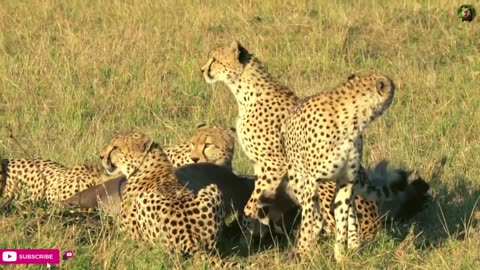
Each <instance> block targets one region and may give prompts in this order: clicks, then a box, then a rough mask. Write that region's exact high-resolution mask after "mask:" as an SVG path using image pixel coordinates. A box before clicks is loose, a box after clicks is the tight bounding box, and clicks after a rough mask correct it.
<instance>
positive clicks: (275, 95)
mask: <svg viewBox="0 0 480 270" xmlns="http://www.w3.org/2000/svg"><path fill="white" fill-rule="evenodd" d="M201 71H202V73H203V75H204V78H205V81H206V82H207V83H215V82H223V83H225V84H226V86H227V87H228V88H229V89H230V91H231V92H232V93H233V95H234V96H235V99H236V101H237V104H238V117H237V124H236V125H237V126H236V127H237V128H236V130H237V138H238V141H239V143H240V146H241V147H242V149H243V151H244V152H245V153H246V155H247V156H248V158H249V159H250V160H251V161H252V162H253V164H254V173H255V175H256V177H257V181H256V182H255V190H254V192H253V193H252V196H251V197H250V200H249V202H248V204H247V205H246V206H245V214H246V215H247V216H249V217H252V218H260V220H261V222H262V223H263V224H269V220H268V215H263V214H262V215H260V216H259V215H258V212H257V209H258V208H259V207H260V208H262V205H261V204H259V203H258V199H259V198H260V196H262V195H263V196H271V195H272V194H273V193H275V190H276V188H277V187H278V186H279V183H280V182H281V179H282V178H283V176H284V175H286V173H287V159H286V156H285V151H284V147H283V137H282V134H281V127H282V125H283V122H284V121H285V120H286V119H287V117H288V116H289V113H290V111H291V110H292V109H293V108H294V107H295V106H296V105H297V103H299V98H298V97H296V96H295V94H294V93H293V92H292V91H291V90H289V89H288V88H287V87H286V86H284V85H282V84H281V83H279V82H277V81H276V80H275V79H274V78H273V77H272V76H271V75H270V74H269V73H268V72H267V71H266V70H265V68H264V67H263V65H262V63H261V62H260V60H258V59H257V58H255V57H254V56H253V55H252V54H251V53H250V52H248V51H247V50H246V49H245V48H244V47H242V46H241V45H240V44H239V43H238V42H236V41H234V42H232V43H231V44H230V45H229V46H224V47H219V48H215V49H213V50H212V51H211V52H210V57H209V59H208V61H207V63H206V64H205V65H204V66H203V67H202V68H201ZM303 102H304V101H303ZM355 143H356V145H357V147H358V148H361V147H362V145H363V140H362V138H361V137H359V138H358V139H357V140H356V141H355ZM396 184H397V185H393V186H383V187H381V188H375V187H372V186H370V185H368V182H365V183H363V182H359V184H358V186H356V187H355V189H358V190H356V192H357V193H358V194H359V195H362V196H368V199H370V200H377V201H378V200H386V199H391V198H393V197H394V196H392V195H396V194H398V191H400V190H401V189H402V188H405V183H403V184H402V183H396ZM384 190H385V191H384ZM245 221H248V222H250V223H251V222H253V221H251V220H250V221H249V220H247V219H245ZM248 222H246V223H245V226H246V227H247V228H248V227H249V224H248Z"/></svg>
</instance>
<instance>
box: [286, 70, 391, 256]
mask: <svg viewBox="0 0 480 270" xmlns="http://www.w3.org/2000/svg"><path fill="white" fill-rule="evenodd" d="M394 93H395V84H394V83H393V81H392V80H391V79H389V78H388V77H386V76H385V75H383V74H380V73H378V72H366V73H361V74H352V75H351V76H349V77H348V80H347V81H346V82H344V83H342V84H341V85H339V86H337V87H335V88H333V89H332V90H329V91H324V92H321V93H319V94H317V95H314V96H311V97H308V98H306V99H304V100H302V101H301V102H299V103H298V105H297V106H295V108H294V109H293V110H292V111H291V112H290V115H289V117H288V118H287V120H286V121H285V125H284V128H282V133H283V139H284V147H285V153H286V156H287V160H288V176H289V177H288V186H290V187H291V189H292V191H293V194H294V197H295V198H296V199H297V201H298V202H299V204H300V205H301V206H302V221H301V226H300V234H299V238H298V242H297V252H298V253H299V254H307V253H308V252H310V247H311V245H313V244H315V243H316V241H314V240H315V238H316V236H317V235H318V234H319V233H320V231H321V230H322V228H323V224H322V222H319V220H322V219H321V218H320V217H321V212H322V211H327V210H326V209H322V207H321V206H320V203H319V197H318V193H317V192H316V189H317V186H318V183H321V182H325V181H331V179H334V180H335V181H336V185H337V192H336V195H335V206H334V216H335V228H336V230H335V232H336V236H335V238H336V239H335V240H336V242H335V249H334V254H335V259H336V260H337V261H342V260H343V259H344V250H343V249H344V245H345V244H347V245H348V247H349V248H351V249H355V248H357V247H358V246H359V245H360V239H359V237H358V220H357V213H356V208H355V206H354V191H353V186H354V184H355V182H359V181H358V180H359V179H358V175H359V170H360V169H361V157H362V146H361V141H362V133H363V132H364V131H365V129H366V128H367V126H368V125H369V124H370V123H371V122H372V121H374V120H375V119H376V118H378V117H379V116H381V115H382V114H383V113H384V112H385V111H386V110H387V109H388V108H389V107H390V105H391V103H392V100H393V96H394Z"/></svg>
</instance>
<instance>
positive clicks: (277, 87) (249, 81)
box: [201, 41, 298, 224]
mask: <svg viewBox="0 0 480 270" xmlns="http://www.w3.org/2000/svg"><path fill="white" fill-rule="evenodd" d="M201 70H202V73H203V75H204V78H205V80H206V82H207V83H215V82H223V83H225V84H226V85H227V86H228V88H229V89H230V91H231V92H232V93H233V95H234V96H235V99H236V100H237V104H238V117H237V124H236V130H237V138H238V141H239V144H240V146H241V147H242V149H243V151H244V152H245V154H246V155H247V157H248V158H249V159H250V160H251V161H252V162H253V168H254V173H255V176H256V177H257V181H255V190H254V191H253V193H252V196H251V197H250V200H249V201H248V203H247V205H246V206H245V214H246V215H247V216H249V217H251V218H257V217H258V215H257V202H258V199H259V197H260V196H261V195H262V193H263V192H264V191H270V192H274V190H275V188H276V187H277V186H278V184H279V182H280V180H281V179H282V177H283V176H284V175H285V174H286V173H287V163H286V159H285V155H284V151H283V146H282V138H281V136H280V128H281V124H282V122H284V121H285V119H286V118H287V116H288V112H289V111H290V109H292V108H293V107H294V106H295V104H296V103H297V101H298V98H297V97H296V96H295V94H294V93H293V92H292V91H290V89H288V88H287V87H286V86H284V85H282V84H281V83H279V82H277V81H276V80H274V79H273V78H272V76H271V75H270V74H269V73H268V72H267V71H266V70H265V69H264V67H263V66H262V64H261V63H260V61H259V60H258V59H256V58H255V57H253V55H252V54H250V53H249V52H248V51H247V50H246V49H244V48H243V47H242V46H240V44H238V43H237V42H235V41H234V42H232V44H231V45H230V46H226V47H220V48H217V49H214V50H213V51H212V52H211V53H210V58H209V59H208V61H207V63H206V64H205V65H204V66H203V67H202V68H201ZM262 223H264V224H268V220H266V219H263V220H262Z"/></svg>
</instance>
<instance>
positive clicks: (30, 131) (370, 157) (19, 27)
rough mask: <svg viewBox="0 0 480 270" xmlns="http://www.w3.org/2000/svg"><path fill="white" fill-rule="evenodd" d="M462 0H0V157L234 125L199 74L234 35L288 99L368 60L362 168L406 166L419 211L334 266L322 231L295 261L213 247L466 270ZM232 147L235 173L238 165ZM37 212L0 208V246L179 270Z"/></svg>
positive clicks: (104, 230) (469, 72) (476, 59)
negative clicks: (421, 184)
mask: <svg viewBox="0 0 480 270" xmlns="http://www.w3.org/2000/svg"><path fill="white" fill-rule="evenodd" d="M358 2H360V1H358ZM461 4H465V3H463V1H446V0H441V1H440V0H439V1H368V2H367V1H365V2H363V3H356V1H326V0H325V1H302V2H300V1H298V2H293V1H291V2H289V1H270V0H269V1H180V0H165V1H103V0H99V1H8V0H3V1H1V4H0V15H1V16H0V30H1V32H0V39H1V42H0V78H1V80H0V83H1V86H0V87H1V88H0V91H1V92H0V125H1V129H0V156H1V157H2V158H5V157H9V158H15V157H25V156H28V157H42V158H48V159H53V160H56V161H59V162H61V163H63V164H66V165H69V166H73V165H75V164H81V163H83V162H85V161H96V160H97V159H98V151H99V149H100V148H101V147H102V146H103V145H104V144H105V143H106V142H107V140H109V139H110V138H111V136H112V135H113V134H114V133H116V132H118V131H128V130H141V131H146V132H148V133H150V134H152V135H153V136H154V137H155V138H156V140H157V141H158V142H160V143H162V144H171V143H175V142H177V141H180V140H181V139H183V138H186V137H187V136H189V135H190V134H191V133H192V132H193V128H194V125H195V124H196V123H200V122H207V123H216V124H223V125H229V126H234V119H235V115H236V111H237V107H236V103H235V102H234V98H233V96H232V95H231V93H230V92H229V91H228V90H227V89H226V87H225V86H223V85H220V84H218V85H213V86H211V85H207V84H206V83H205V82H204V81H203V78H202V75H201V73H200V69H199V68H200V66H201V64H203V62H204V61H206V60H207V54H208V51H209V50H210V49H212V48H213V47H215V46H217V45H224V44H229V43H230V41H232V40H233V39H236V40H239V41H240V42H241V43H242V44H243V45H244V46H245V47H246V48H248V49H250V51H252V52H254V53H255V54H256V55H257V56H258V57H259V58H260V59H262V60H263V62H264V63H265V65H266V66H267V67H268V70H269V71H270V72H271V73H272V74H274V75H275V76H276V77H277V78H279V80H280V81H282V82H283V83H285V84H286V85H288V86H289V87H291V88H292V89H294V90H295V91H296V93H298V95H300V96H307V95H310V94H313V93H316V92H318V91H321V90H322V89H326V88H329V87H332V86H335V85H336V84H337V83H339V82H340V81H342V80H344V79H345V78H346V75H347V74H348V73H349V72H351V71H359V70H367V69H378V70H382V71H384V72H385V73H387V74H390V75H391V77H393V78H394V79H395V81H396V82H397V84H398V91H397V93H396V97H395V101H394V104H393V105H392V107H391V108H390V110H389V111H388V112H387V113H386V114H385V115H384V116H383V117H382V118H381V119H379V120H378V121H377V122H375V123H374V124H373V125H372V126H371V127H370V128H369V129H368V131H367V135H366V144H365V152H364V163H365V164H366V165H373V164H375V163H376V162H377V161H380V160H382V159H387V160H389V161H390V162H391V164H392V165H394V166H405V167H408V168H414V169H417V170H418V171H419V173H420V175H422V176H423V177H424V178H425V179H426V180H427V181H428V182H429V183H430V185H431V194H432V195H433V200H432V201H431V202H430V204H429V208H428V209H427V210H425V211H424V212H423V213H421V214H420V215H418V216H417V217H416V218H415V219H414V220H413V221H411V222H409V223H408V224H401V225H398V226H394V227H392V226H386V229H384V230H383V231H382V232H381V233H380V235H379V237H378V238H377V239H376V240H374V241H372V242H369V243H368V244H366V245H365V247H364V249H363V250H362V252H361V254H360V255H353V256H352V258H351V260H350V261H349V262H347V263H345V264H343V265H338V264H336V263H334V261H333V257H332V251H333V248H332V244H333V241H332V240H331V239H327V240H326V241H323V242H322V243H321V244H319V250H318V252H317V253H315V254H312V256H311V258H307V259H306V260H304V261H303V262H302V263H295V262H293V261H291V260H289V259H288V248H287V249H284V248H283V247H282V246H281V245H280V246H279V247H273V248H271V249H266V250H262V251H260V252H254V249H252V250H250V251H251V252H250V256H246V255H248V253H249V250H248V249H247V248H246V247H245V245H241V244H239V243H240V241H238V239H232V238H228V239H224V240H222V241H221V243H220V244H219V246H220V250H222V251H223V252H224V253H227V254H228V255H229V256H233V257H230V259H234V260H239V261H240V262H241V263H242V264H245V265H251V264H253V263H254V264H255V266H253V267H252V268H253V269H261V268H263V269H298V268H302V269H303V268H305V269H318V268H320V269H330V268H345V269H352V268H354V267H357V268H358V267H361V268H363V269H383V268H388V269H410V268H419V269H478V268H479V267H480V236H479V235H478V232H479V230H478V227H477V225H476V224H477V217H478V215H477V214H476V213H477V209H478V207H477V200H478V198H479V196H480V192H479V190H480V189H479V188H480V187H479V185H480V181H479V179H478V177H479V174H480V169H479V168H480V165H479V164H480V125H479V120H478V119H479V118H480V97H479V93H478V92H479V91H480V88H479V86H478V80H479V79H480V21H479V19H478V18H477V20H475V21H473V22H472V23H461V22H460V21H459V19H458V18H457V17H456V10H457V8H458V6H460V5H461ZM472 4H475V3H472ZM479 8H480V6H478V7H477V9H479ZM7 126H9V127H10V128H11V130H12V131H13V136H14V138H15V139H16V140H17V141H15V140H13V139H11V138H9V137H8V136H9V132H8V131H7V129H6V127H7ZM238 149H239V148H238ZM237 152H238V153H237V155H236V160H235V163H234V166H235V171H236V172H241V173H252V172H253V170H252V168H251V166H250V164H249V162H248V161H247V160H246V158H245V156H244V155H243V153H240V151H237ZM49 209H50V208H45V207H41V206H40V207H32V206H24V205H23V204H21V203H17V204H16V205H14V206H12V207H10V208H8V209H3V210H2V211H3V213H2V217H1V220H0V232H1V233H0V247H9V248H13V247H16V248H60V249H61V250H73V251H74V253H75V256H74V258H73V259H71V260H69V261H65V262H62V264H61V265H60V268H61V269H171V268H173V267H180V262H181V260H177V259H175V258H174V259H173V260H172V259H171V258H168V257H167V256H166V255H165V254H164V253H163V252H162V251H161V250H160V249H149V248H147V247H144V246H143V245H135V244H134V243H133V242H132V241H130V240H128V238H127V237H126V236H125V235H124V234H122V233H121V232H118V230H116V227H115V226H110V225H108V224H107V222H104V223H103V225H102V224H101V225H98V224H97V223H95V224H92V222H93V221H92V220H91V219H86V220H85V221H78V222H75V221H69V222H66V221H65V219H64V218H62V217H60V216H59V215H58V214H57V212H56V211H51V210H49ZM185 265H186V266H187V267H188V268H192V269H197V268H199V267H202V262H201V261H199V260H195V259H193V260H189V261H187V262H186V263H185ZM25 267H26V266H4V268H5V269H24V268H25ZM0 268H1V267H0ZM28 268H29V269H41V268H43V269H44V268H45V266H29V267H28Z"/></svg>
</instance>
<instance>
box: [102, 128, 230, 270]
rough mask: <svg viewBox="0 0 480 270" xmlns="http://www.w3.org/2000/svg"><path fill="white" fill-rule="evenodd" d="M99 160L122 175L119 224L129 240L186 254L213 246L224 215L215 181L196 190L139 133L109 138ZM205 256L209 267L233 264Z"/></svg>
mask: <svg viewBox="0 0 480 270" xmlns="http://www.w3.org/2000/svg"><path fill="white" fill-rule="evenodd" d="M100 159H101V162H102V165H103V167H104V168H105V169H106V171H107V172H108V173H110V174H117V173H121V174H123V175H125V176H126V178H127V184H126V186H125V190H124V192H123V197H122V205H121V215H120V224H121V228H123V229H124V230H125V231H126V232H127V233H129V234H130V235H131V236H132V237H133V238H134V239H143V240H146V241H148V242H150V243H152V244H154V245H156V244H161V245H163V246H164V247H165V248H166V249H167V250H169V251H170V252H174V251H179V252H181V253H182V254H186V255H193V254H195V253H201V254H205V253H204V252H205V251H210V250H212V249H213V248H214V246H215V243H216V240H217V239H218V235H219V232H220V229H221V228H222V226H221V225H222V223H223V221H224V217H225V210H224V206H223V204H222V193H221V192H220V191H219V188H218V187H217V185H215V184H210V185H207V186H205V187H203V188H201V189H199V190H197V191H194V190H191V189H188V188H186V187H185V186H183V185H181V184H180V183H179V182H178V180H177V177H176V176H175V171H174V167H173V166H172V164H171V163H170V161H169V160H168V157H167V155H166V154H165V153H164V152H163V150H162V148H161V147H160V146H158V145H157V144H156V143H154V142H153V140H152V139H151V137H150V136H148V135H146V134H143V133H133V134H127V135H118V136H116V137H114V138H113V139H111V140H110V142H109V143H108V144H107V145H106V146H105V147H103V149H102V151H101V154H100ZM208 258H209V260H210V262H211V263H212V264H214V265H218V264H220V265H221V266H223V267H230V266H233V265H234V264H235V263H227V262H223V261H221V260H220V259H219V258H216V257H208Z"/></svg>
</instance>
